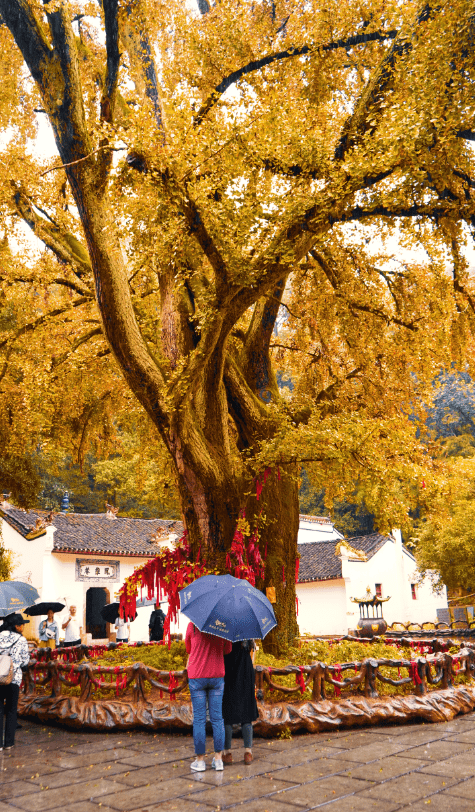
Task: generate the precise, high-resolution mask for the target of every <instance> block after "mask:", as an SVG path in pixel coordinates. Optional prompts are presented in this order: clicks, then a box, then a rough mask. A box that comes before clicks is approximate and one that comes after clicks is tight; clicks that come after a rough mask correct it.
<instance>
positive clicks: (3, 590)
mask: <svg viewBox="0 0 475 812" xmlns="http://www.w3.org/2000/svg"><path fill="white" fill-rule="evenodd" d="M39 597H40V596H39V594H38V590H37V589H35V587H34V586H31V584H24V583H23V582H22V581H2V583H0V617H2V618H4V617H6V616H7V615H11V614H12V612H21V611H22V610H23V609H24V608H25V606H28V604H29V603H30V602H31V601H34V600H35V599H36V598H39Z"/></svg>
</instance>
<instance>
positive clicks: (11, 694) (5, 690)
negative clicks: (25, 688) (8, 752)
mask: <svg viewBox="0 0 475 812" xmlns="http://www.w3.org/2000/svg"><path fill="white" fill-rule="evenodd" d="M19 696H20V686H19V685H15V684H14V683H13V682H11V683H10V685H0V746H2V740H3V747H11V746H12V745H13V744H15V730H16V720H17V708H18V697H19ZM4 718H5V736H4V735H3V719H4Z"/></svg>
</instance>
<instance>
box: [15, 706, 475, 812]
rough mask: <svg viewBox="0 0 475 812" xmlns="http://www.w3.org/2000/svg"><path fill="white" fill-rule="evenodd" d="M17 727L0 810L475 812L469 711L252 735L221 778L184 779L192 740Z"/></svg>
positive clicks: (474, 739)
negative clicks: (288, 735)
mask: <svg viewBox="0 0 475 812" xmlns="http://www.w3.org/2000/svg"><path fill="white" fill-rule="evenodd" d="M22 725H23V728H22V730H19V731H18V733H17V741H16V745H15V747H14V749H13V750H12V751H9V752H2V753H0V812H19V810H25V812H44V811H46V810H48V812H49V810H55V809H58V810H59V809H61V810H62V812H133V811H134V810H137V812H174V810H177V811H178V812H217V810H224V809H234V810H238V809H239V808H240V807H243V808H245V810H246V812H305V810H310V809H320V808H324V809H325V810H328V812H352V810H354V812H371V810H378V812H393V811H394V812H395V811H396V810H398V811H399V812H405V810H411V812H422V810H427V809H430V810H431V811H432V812H447V810H449V809H451V808H452V807H454V808H455V809H456V810H457V812H465V810H470V812H475V713H472V714H469V715H466V716H460V717H457V718H456V719H454V720H453V721H452V722H448V723H444V724H438V725H437V724H420V725H401V726H397V727H396V726H391V727H389V726H388V727H374V728H364V729H362V730H349V731H344V730H343V731H335V732H331V733H330V732H327V733H319V734H314V735H309V734H302V735H294V737H293V738H292V739H290V740H281V739H273V740H266V739H256V740H255V742H254V761H253V763H252V764H251V765H250V766H248V767H246V766H245V765H244V762H243V755H244V751H243V749H242V740H241V739H235V740H234V742H233V748H234V749H233V756H234V761H235V763H234V764H233V766H228V767H225V768H224V771H223V772H221V773H217V772H215V771H214V770H212V769H210V768H209V769H207V770H206V772H204V773H192V772H190V767H189V765H190V762H191V760H192V756H193V743H192V739H191V736H190V735H180V734H176V735H173V734H171V733H157V734H154V733H149V732H145V731H133V732H129V733H115V732H114V733H92V732H90V731H87V730H83V731H71V730H66V729H63V728H59V727H54V728H50V727H44V726H42V725H40V724H38V723H34V722H30V721H25V720H23V721H22ZM211 749H212V742H211V739H210V740H209V747H208V750H211ZM207 761H208V765H210V764H211V756H209V757H207Z"/></svg>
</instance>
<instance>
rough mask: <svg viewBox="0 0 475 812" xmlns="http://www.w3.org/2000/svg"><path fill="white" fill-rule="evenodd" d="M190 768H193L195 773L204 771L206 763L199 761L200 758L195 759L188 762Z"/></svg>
mask: <svg viewBox="0 0 475 812" xmlns="http://www.w3.org/2000/svg"><path fill="white" fill-rule="evenodd" d="M213 761H214V759H213ZM190 770H194V771H195V773H202V772H204V770H206V764H205V763H204V761H201V760H200V759H195V760H194V761H193V763H192V764H190Z"/></svg>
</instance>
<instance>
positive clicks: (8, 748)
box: [3, 744, 14, 750]
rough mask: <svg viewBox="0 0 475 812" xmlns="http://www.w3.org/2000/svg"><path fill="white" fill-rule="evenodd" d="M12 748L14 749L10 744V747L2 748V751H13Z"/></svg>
mask: <svg viewBox="0 0 475 812" xmlns="http://www.w3.org/2000/svg"><path fill="white" fill-rule="evenodd" d="M13 747H14V745H13V744H11V745H10V747H4V748H3V749H4V750H13Z"/></svg>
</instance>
